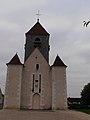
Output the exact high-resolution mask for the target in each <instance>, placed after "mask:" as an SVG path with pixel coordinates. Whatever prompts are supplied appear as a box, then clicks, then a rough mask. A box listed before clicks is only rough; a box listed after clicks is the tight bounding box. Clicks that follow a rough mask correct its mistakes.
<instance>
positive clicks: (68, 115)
mask: <svg viewBox="0 0 90 120" xmlns="http://www.w3.org/2000/svg"><path fill="white" fill-rule="evenodd" d="M0 120H90V115H87V114H85V113H81V112H75V111H69V110H67V111H24V110H0Z"/></svg>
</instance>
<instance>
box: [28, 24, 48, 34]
mask: <svg viewBox="0 0 90 120" xmlns="http://www.w3.org/2000/svg"><path fill="white" fill-rule="evenodd" d="M26 35H45V36H47V35H48V36H49V35H50V34H49V33H48V32H47V31H46V30H45V29H44V27H43V26H42V25H41V24H40V23H39V22H37V23H36V24H35V25H34V26H33V27H32V28H31V29H30V30H29V31H28V32H27V33H26Z"/></svg>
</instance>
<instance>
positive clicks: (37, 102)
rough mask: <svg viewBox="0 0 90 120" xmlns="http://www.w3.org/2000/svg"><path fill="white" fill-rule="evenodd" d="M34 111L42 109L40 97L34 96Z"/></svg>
mask: <svg viewBox="0 0 90 120" xmlns="http://www.w3.org/2000/svg"><path fill="white" fill-rule="evenodd" d="M33 109H34V110H39V109H40V95H39V94H34V96H33Z"/></svg>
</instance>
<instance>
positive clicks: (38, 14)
mask: <svg viewBox="0 0 90 120" xmlns="http://www.w3.org/2000/svg"><path fill="white" fill-rule="evenodd" d="M36 15H37V17H38V19H37V22H39V17H40V15H41V14H40V11H39V10H38V13H37V14H36Z"/></svg>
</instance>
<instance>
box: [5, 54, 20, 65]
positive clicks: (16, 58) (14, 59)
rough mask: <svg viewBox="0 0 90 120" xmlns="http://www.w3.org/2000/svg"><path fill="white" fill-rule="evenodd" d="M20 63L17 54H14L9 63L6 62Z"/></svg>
mask: <svg viewBox="0 0 90 120" xmlns="http://www.w3.org/2000/svg"><path fill="white" fill-rule="evenodd" d="M9 64H11V65H22V63H21V62H20V59H19V57H18V55H17V54H16V55H15V56H14V57H13V58H12V59H11V60H10V62H9V63H7V65H9Z"/></svg>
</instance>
